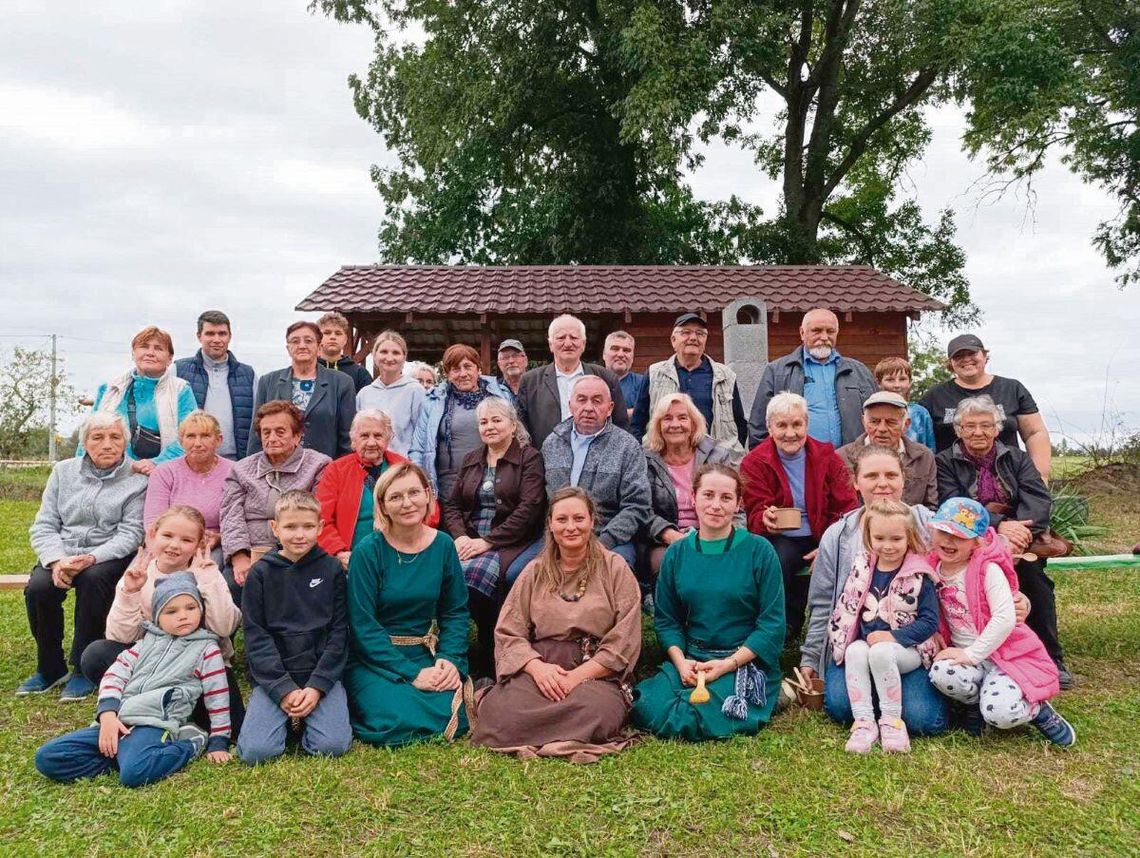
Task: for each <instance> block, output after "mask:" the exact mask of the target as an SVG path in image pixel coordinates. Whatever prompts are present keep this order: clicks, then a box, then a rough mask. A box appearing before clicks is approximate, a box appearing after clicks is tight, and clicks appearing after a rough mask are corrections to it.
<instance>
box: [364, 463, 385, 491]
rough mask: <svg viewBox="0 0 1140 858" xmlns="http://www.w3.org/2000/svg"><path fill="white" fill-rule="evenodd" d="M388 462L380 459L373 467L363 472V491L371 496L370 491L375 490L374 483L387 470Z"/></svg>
mask: <svg viewBox="0 0 1140 858" xmlns="http://www.w3.org/2000/svg"><path fill="white" fill-rule="evenodd" d="M387 466H388V461H387V460H386V459H381V460H380V461H379V463H378V464H375V465H373V466H372V467H371V468H365V470H364V491H366V492H368V493H369V494H372V490H373V489H375V488H376V481H377V480H378V479H380V475H381V474H382V473H384V471H385V470H387Z"/></svg>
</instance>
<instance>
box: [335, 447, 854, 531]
mask: <svg viewBox="0 0 1140 858" xmlns="http://www.w3.org/2000/svg"><path fill="white" fill-rule="evenodd" d="M806 449H807V463H806V464H805V465H804V504H805V506H807V510H805V512H806V513H807V520H808V526H809V527H810V528H811V535H812V536H813V537H815V538H816V539H819V538H820V537H821V536H823V532H824V531H825V530H827V528H829V527H830V526H831V525H833V524H834V523H835V522H837V521H838V520H839V517H840V516H841V515H843V514H844V513H846V512H850V511H851V510H853V509H855V507H856V506H858V498H857V497H856V495H855V486H854V484H853V483H852V481H851V472H850V471H848V470H847V466H846V465H845V464H843V460H842V459H840V458H839V456H838V455H836V453H835V448H834V447H832V446H831V445H830V444H828V443H825V442H823V441H816V440H815V439H814V438H811V437H808V438H807V441H806ZM329 467H332V465H330V466H329ZM740 475H741V476H742V477H744V509H745V511H746V512H747V514H748V529H749V530H750V531H752V532H753V533H758V534H760V535H762V536H766V535H767V534H768V529H767V528H766V527H765V526H764V510H766V509H767V508H768V507H770V506H795V502H794V501H793V500H792V487H791V485H790V484H789V483H788V475H787V474H786V473H785V472H784V463H783V462H781V461H780V456H779V454H778V453H777V452H776V442H775V441H773V440H772V439H771V438H770V437H769V438H765V439H764V440H763V441H761V442H760V443H759V444H757V445H756V446H755V447H753V448H752V449H751V450H749V451H748V455H747V456H745V457H744V461H742V462H741V463H740Z"/></svg>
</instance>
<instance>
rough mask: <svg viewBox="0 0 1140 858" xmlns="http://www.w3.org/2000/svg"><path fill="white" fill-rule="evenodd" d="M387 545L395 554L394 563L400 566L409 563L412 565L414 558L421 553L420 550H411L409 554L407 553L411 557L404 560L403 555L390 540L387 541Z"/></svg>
mask: <svg viewBox="0 0 1140 858" xmlns="http://www.w3.org/2000/svg"><path fill="white" fill-rule="evenodd" d="M388 544H389V545H390V546H391V547H392V550H393V551H395V552H396V563H398V564H399V565H400V566H406V565H407V564H409V563H414V562H415V560H416V558H417V557H419V555H420V552H421V551H423V549H422V548H417V549H413V550H412V551H411V552H409V553H410V554H411V556H410V557H408V558H406V559H405V557H404V555H403V553H402V552H401V551H400V549H399V548H397V547H396V546H395V544H394V543H393V542H392V541H391V540H389V542H388Z"/></svg>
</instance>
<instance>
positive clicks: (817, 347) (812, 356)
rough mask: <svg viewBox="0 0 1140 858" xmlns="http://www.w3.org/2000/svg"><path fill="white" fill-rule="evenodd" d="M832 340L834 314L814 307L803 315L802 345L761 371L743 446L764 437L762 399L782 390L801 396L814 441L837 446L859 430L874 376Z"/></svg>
mask: <svg viewBox="0 0 1140 858" xmlns="http://www.w3.org/2000/svg"><path fill="white" fill-rule="evenodd" d="M838 338H839V318H838V317H837V316H836V315H835V314H834V313H833V312H831V311H830V310H826V309H822V308H820V309H815V310H809V311H808V312H807V313H806V314H805V315H804V318H803V321H802V322H801V323H800V341H801V342H802V345H801V346H800V347H799V348H797V349H796V350H795V351H794V352H792V353H791V354H788V355H784V356H783V357H782V358H779V359H778V360H774V361H772V362H771V363H770V364H768V366H767V367H765V369H764V376H763V378H761V379H760V387H759V389H758V390H757V391H756V399H755V400H753V402H752V416H751V417H750V418H749V420H748V446H749V447H755V446H756V445H757V444H759V443H760V442H761V441H763V440H764V438H765V437H766V436H767V435H768V428H767V426H766V425H765V423H764V414H765V409H767V407H768V400H769V399H771V398H772V397H773V396H775V395H776V394H777V393H779V392H780V391H784V390H786V391H790V392H792V393H798V394H800V395H801V396H803V397H804V398H805V399H806V400H807V403H808V412H809V414H810V417H811V421H810V429H809V433H810V434H811V436H812V437H813V438H815V439H816V440H817V441H826V442H827V443H829V444H831V445H832V446H833V447H836V448H838V447H842V446H843V445H844V444H849V443H851V442H852V441H854V440H855V438H856V437H857V436H858V435H859V434H860V433H861V432H862V431H863V419H862V418H863V402H864V401H865V400H866V399H867V397H868V396H870V395H871V394H872V393H874V392H875V390H876V389H877V385H876V384H875V377H874V376H873V375H872V374H871V371H870V370H869V369H867V367H865V366H864V365H863V364H861V363H860V362H859V361H857V360H855V359H854V358H848V357H843V355H841V354H840V353H839V352H838V351H837V350H836V348H835V343H836V340H838Z"/></svg>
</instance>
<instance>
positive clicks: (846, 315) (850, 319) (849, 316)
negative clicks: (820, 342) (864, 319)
mask: <svg viewBox="0 0 1140 858" xmlns="http://www.w3.org/2000/svg"><path fill="white" fill-rule="evenodd" d="M843 321H844V322H847V323H848V324H851V323H852V322H854V321H855V314H854V313H852V312H851V311H850V310H848V311H847V312H846V313H844V314H843Z"/></svg>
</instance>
